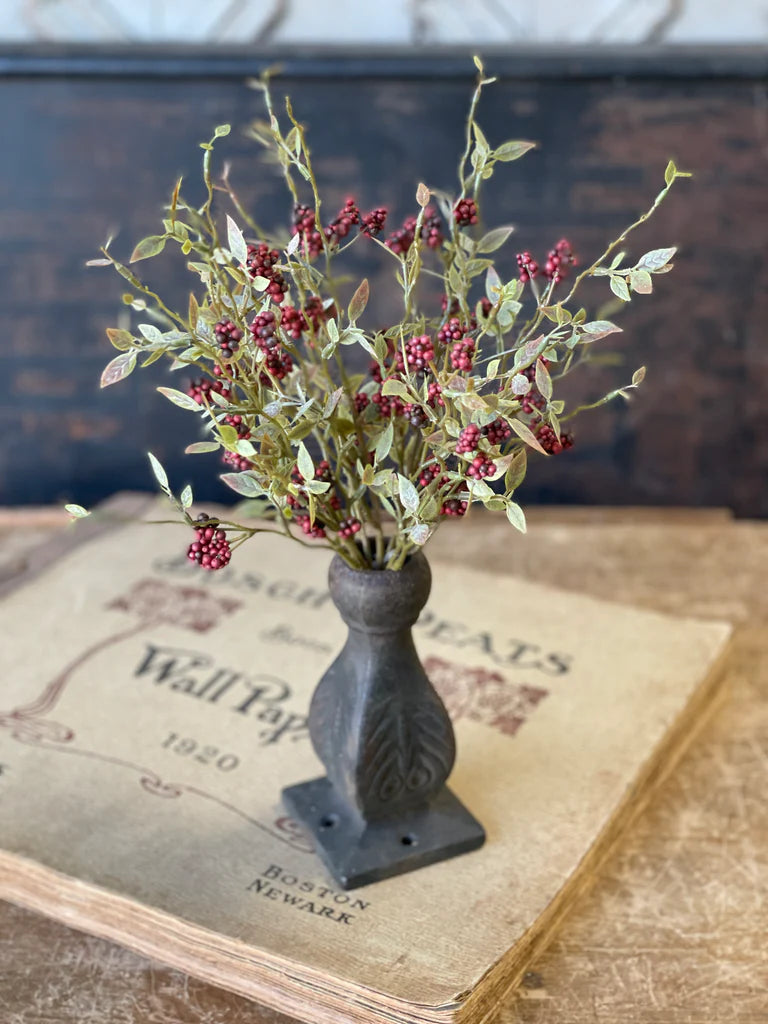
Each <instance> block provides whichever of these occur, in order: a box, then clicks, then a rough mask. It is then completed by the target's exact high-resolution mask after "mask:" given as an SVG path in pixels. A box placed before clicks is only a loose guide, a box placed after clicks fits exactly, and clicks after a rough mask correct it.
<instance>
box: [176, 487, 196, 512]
mask: <svg viewBox="0 0 768 1024" xmlns="http://www.w3.org/2000/svg"><path fill="white" fill-rule="evenodd" d="M192 500H193V498H192V488H191V487H190V486H189V484H187V486H186V487H185V488H184V490H183V491H182V492H181V494H180V495H179V501H180V502H181V507H182V508H189V507H190V505H191V504H192Z"/></svg>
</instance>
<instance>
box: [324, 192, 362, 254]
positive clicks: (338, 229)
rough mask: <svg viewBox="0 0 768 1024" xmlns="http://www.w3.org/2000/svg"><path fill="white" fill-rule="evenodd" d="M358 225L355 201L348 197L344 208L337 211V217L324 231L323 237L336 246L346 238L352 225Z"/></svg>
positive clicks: (358, 216)
mask: <svg viewBox="0 0 768 1024" xmlns="http://www.w3.org/2000/svg"><path fill="white" fill-rule="evenodd" d="M359 223H360V211H359V210H358V208H357V204H356V203H355V200H354V199H353V198H352V197H351V196H349V197H348V198H347V200H346V202H345V203H344V206H343V207H342V208H341V210H339V213H338V216H337V217H336V218H335V220H332V221H331V223H330V224H329V225H328V227H327V228H326V229H325V237H326V238H327V239H328V241H329V242H331V244H334V245H338V243H339V242H340V241H341V239H342V238H346V237H347V235H348V234H349V232H350V231H351V230H352V227H353V225H355V224H359Z"/></svg>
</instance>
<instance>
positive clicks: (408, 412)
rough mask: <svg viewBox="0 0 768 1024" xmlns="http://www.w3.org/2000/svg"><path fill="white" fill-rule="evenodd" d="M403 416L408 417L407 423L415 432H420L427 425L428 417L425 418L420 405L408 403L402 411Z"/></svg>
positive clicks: (425, 415)
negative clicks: (414, 428)
mask: <svg viewBox="0 0 768 1024" xmlns="http://www.w3.org/2000/svg"><path fill="white" fill-rule="evenodd" d="M403 414H404V415H405V416H407V417H408V422H409V423H410V424H411V426H412V427H416V429H417V430H420V429H421V428H422V427H425V426H426V425H427V423H429V416H427V414H426V413H425V412H424V410H423V409H422V407H421V406H420V405H415V404H413V403H411V402H409V403H408V404H407V405H406V407H405V408H404V409H403Z"/></svg>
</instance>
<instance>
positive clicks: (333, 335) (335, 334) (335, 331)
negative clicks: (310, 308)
mask: <svg viewBox="0 0 768 1024" xmlns="http://www.w3.org/2000/svg"><path fill="white" fill-rule="evenodd" d="M325 328H326V330H327V331H328V337H329V338H330V339H331V341H332V342H333V343H334V345H338V343H339V328H338V326H337V324H336V320H335V318H334V317H331V318H330V319H329V320H328V321H327V323H326V325H325Z"/></svg>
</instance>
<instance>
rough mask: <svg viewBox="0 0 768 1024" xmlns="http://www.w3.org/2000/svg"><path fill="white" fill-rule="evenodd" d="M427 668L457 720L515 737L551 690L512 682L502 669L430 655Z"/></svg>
mask: <svg viewBox="0 0 768 1024" xmlns="http://www.w3.org/2000/svg"><path fill="white" fill-rule="evenodd" d="M424 669H425V671H426V673H427V675H428V676H429V678H430V680H431V681H432V685H433V686H434V687H435V689H436V690H437V692H438V693H439V694H440V696H441V697H442V699H443V701H444V702H445V706H446V707H447V708H448V714H449V715H450V716H451V718H452V719H453V721H454V722H456V721H458V720H459V719H460V718H468V719H470V720H471V721H473V722H481V723H482V724H483V725H488V726H490V727H491V728H492V729H497V730H498V731H499V732H502V733H504V735H505V736H514V735H515V733H516V732H517V730H518V729H519V728H520V726H521V725H522V724H523V722H525V721H526V720H527V719H528V718H530V716H531V714H532V712H533V711H534V709H535V708H536V707H537V705H538V704H540V703H541V701H542V700H544V698H545V697H547V696H548V695H549V690H543V689H541V688H540V687H537V686H526V685H525V684H522V685H518V684H515V683H510V682H509V681H508V680H507V679H505V678H504V676H503V675H501V673H499V672H492V671H490V670H489V669H486V668H482V667H468V666H466V665H457V664H455V663H453V662H450V661H444V660H443V659H442V658H436V657H431V658H426V659H425V661H424Z"/></svg>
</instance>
